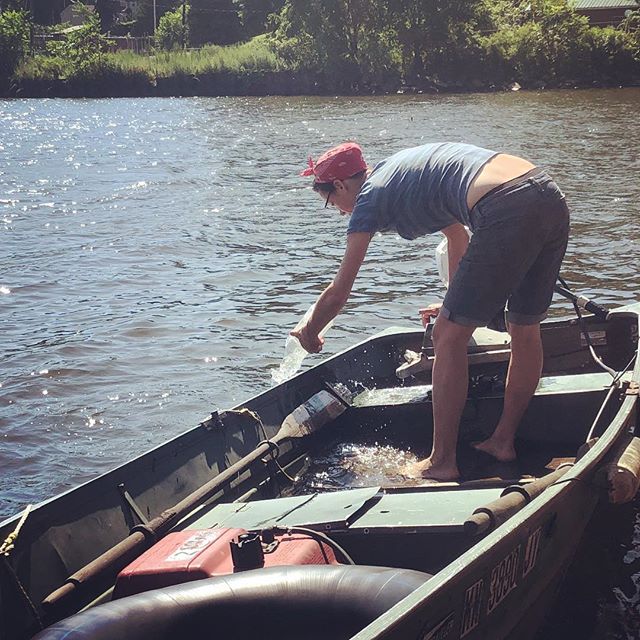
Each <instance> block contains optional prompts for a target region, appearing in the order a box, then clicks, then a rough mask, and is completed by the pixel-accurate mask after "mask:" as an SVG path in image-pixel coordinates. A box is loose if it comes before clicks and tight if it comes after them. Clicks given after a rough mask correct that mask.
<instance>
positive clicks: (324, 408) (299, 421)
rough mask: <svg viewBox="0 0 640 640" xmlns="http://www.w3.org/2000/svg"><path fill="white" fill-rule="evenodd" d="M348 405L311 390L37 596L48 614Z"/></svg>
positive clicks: (65, 609) (60, 610)
mask: <svg viewBox="0 0 640 640" xmlns="http://www.w3.org/2000/svg"><path fill="white" fill-rule="evenodd" d="M327 386H328V387H329V388H332V387H330V386H329V385H327ZM332 390H333V389H332ZM348 406H349V405H348V400H347V399H345V398H344V397H343V396H342V395H341V394H339V392H338V391H336V390H334V393H329V391H325V390H322V391H319V392H318V393H316V394H315V395H313V396H312V397H311V398H309V400H307V401H306V402H305V403H304V404H302V405H300V406H299V407H297V408H296V409H295V410H294V411H292V412H291V413H290V414H289V415H288V416H287V417H286V418H285V419H284V421H283V422H282V425H281V427H280V429H279V431H278V433H277V434H276V435H275V436H274V437H273V438H271V439H270V440H265V441H264V442H262V443H260V444H259V445H258V447H256V448H255V449H254V450H253V451H252V452H251V453H249V454H247V455H246V456H245V457H244V458H242V459H241V460H238V462H236V463H235V464H233V465H231V466H230V467H229V468H227V469H225V470H224V471H222V472H221V473H220V474H218V475H217V476H216V477H215V478H213V479H211V480H210V481H209V482H207V483H206V484H204V485H202V486H201V487H200V488H199V489H197V490H196V491H194V492H193V493H191V494H189V495H188V496H187V497H186V498H184V499H183V500H182V501H180V502H179V503H178V504H176V505H175V506H173V507H171V508H170V509H167V510H165V511H163V512H162V513H161V514H160V515H159V516H156V517H155V518H154V519H153V520H151V521H150V522H149V523H147V524H142V525H138V526H137V527H134V528H133V529H132V532H131V534H130V535H129V536H128V537H127V538H125V539H124V540H121V541H120V542H119V543H118V544H117V545H115V546H114V547H112V548H111V549H109V550H107V551H105V552H104V553H103V554H102V555H100V556H98V557H97V558H96V559H95V560H93V561H91V562H90V563H89V564H87V565H85V566H84V567H83V568H82V569H80V570H79V571H77V572H76V573H74V574H73V575H71V576H69V577H68V578H67V580H66V581H65V583H64V584H63V585H62V586H61V587H59V588H58V589H56V590H55V591H53V592H52V593H50V594H49V595H48V596H47V597H46V598H45V599H44V600H43V601H42V605H43V607H45V608H46V610H47V613H48V614H49V616H50V617H52V618H54V619H56V620H57V619H60V618H61V617H64V616H65V615H68V613H70V612H71V611H72V610H71V608H70V604H71V602H72V598H73V596H76V595H77V596H81V595H82V588H83V587H85V586H86V585H87V584H89V583H90V582H95V581H97V580H99V581H100V584H101V585H102V586H103V587H104V588H106V587H107V586H108V585H109V584H111V583H113V582H114V581H115V578H116V576H117V574H118V573H119V572H120V571H121V570H122V569H123V568H124V567H126V566H127V565H128V564H129V563H130V562H132V561H133V560H134V559H135V558H137V557H138V556H139V555H140V554H141V553H142V552H143V551H145V550H146V549H148V548H149V547H150V546H152V545H153V544H154V543H155V542H156V541H157V540H158V539H160V538H161V537H163V536H164V535H165V534H167V533H168V532H169V530H170V529H171V528H172V527H174V526H175V525H176V524H177V523H178V522H179V521H180V520H182V518H184V517H185V516H187V515H188V514H189V513H191V512H192V511H193V510H194V509H195V508H196V507H198V506H200V505H202V504H204V502H206V501H207V500H208V499H209V498H211V497H212V496H214V495H215V494H216V493H218V491H220V489H222V487H224V486H226V485H227V484H229V483H230V482H231V481H232V480H234V479H235V478H237V476H238V475H239V474H240V473H242V472H243V471H246V470H247V469H248V468H249V467H250V466H251V465H252V464H253V463H254V462H255V461H256V460H259V459H260V458H262V457H263V456H265V455H266V454H267V453H268V452H269V451H270V450H271V449H272V448H273V446H274V445H277V444H278V443H279V442H282V441H283V440H289V439H292V438H301V437H303V436H308V435H310V434H312V433H314V432H316V431H318V430H319V429H320V428H322V427H323V426H324V425H325V424H327V423H328V422H330V421H332V420H334V419H335V418H337V417H338V416H339V415H340V414H342V413H343V412H344V411H346V409H347V407H348Z"/></svg>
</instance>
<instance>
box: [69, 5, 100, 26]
mask: <svg viewBox="0 0 640 640" xmlns="http://www.w3.org/2000/svg"><path fill="white" fill-rule="evenodd" d="M83 6H84V8H86V9H87V10H88V11H91V12H92V13H93V12H94V11H95V10H96V8H95V5H93V4H85V5H83ZM60 22H61V23H64V24H68V25H70V26H72V27H79V26H80V25H81V24H84V15H83V14H82V12H81V10H80V9H79V8H78V3H76V2H73V3H72V4H70V5H68V6H67V7H65V8H64V9H63V10H62V11H61V12H60Z"/></svg>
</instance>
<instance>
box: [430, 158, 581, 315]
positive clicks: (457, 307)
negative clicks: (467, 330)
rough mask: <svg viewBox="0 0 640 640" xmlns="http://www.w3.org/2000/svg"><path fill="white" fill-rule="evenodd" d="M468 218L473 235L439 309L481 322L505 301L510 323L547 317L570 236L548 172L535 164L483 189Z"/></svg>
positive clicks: (566, 216)
mask: <svg viewBox="0 0 640 640" xmlns="http://www.w3.org/2000/svg"><path fill="white" fill-rule="evenodd" d="M470 220H471V227H472V231H473V236H472V237H471V241H470V242H469V248H468V249H467V251H466V253H465V255H464V256H463V258H462V260H461V261H460V265H459V267H458V270H457V271H456V273H455V276H454V278H453V281H452V282H451V284H450V286H449V290H448V291H447V294H446V296H445V299H444V302H443V303H442V310H441V312H440V313H441V314H442V315H444V316H445V317H446V318H448V319H449V320H451V321H452V322H455V323H457V324H462V325H467V326H476V327H480V326H486V325H487V324H488V323H489V322H491V320H492V319H493V318H494V317H495V316H497V315H498V314H499V313H500V311H501V310H502V309H503V308H504V307H505V303H506V309H507V316H506V319H507V321H508V322H511V323H513V324H517V325H532V324H537V323H538V322H540V321H541V320H544V318H545V317H546V315H547V309H548V308H549V304H550V303H551V298H552V296H553V287H554V285H555V282H556V279H557V277H558V273H559V271H560V265H561V263H562V259H563V257H564V253H565V251H566V248H567V240H568V238H569V209H568V207H567V204H566V202H565V198H564V194H563V193H562V191H560V189H559V188H558V186H557V185H556V183H555V182H554V181H553V179H552V178H551V177H550V176H549V175H548V174H547V173H546V172H545V171H542V170H541V169H533V170H531V171H529V172H528V173H526V174H524V175H523V176H520V177H519V178H516V179H514V180H511V181H509V182H507V183H505V184H503V185H501V186H499V187H496V188H495V189H493V190H492V191H490V192H489V193H488V194H486V195H485V196H483V197H482V198H481V199H480V200H479V201H478V202H477V204H476V205H475V206H474V207H473V209H472V210H471V212H470Z"/></svg>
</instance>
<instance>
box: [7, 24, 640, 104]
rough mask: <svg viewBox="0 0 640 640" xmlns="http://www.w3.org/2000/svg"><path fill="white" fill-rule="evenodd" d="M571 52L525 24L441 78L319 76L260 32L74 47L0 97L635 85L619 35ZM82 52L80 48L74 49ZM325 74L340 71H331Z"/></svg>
mask: <svg viewBox="0 0 640 640" xmlns="http://www.w3.org/2000/svg"><path fill="white" fill-rule="evenodd" d="M586 33H587V35H588V38H583V39H582V40H581V41H580V43H579V46H578V43H577V42H573V43H572V44H571V46H565V47H564V48H561V47H559V46H558V44H557V41H552V40H550V41H549V43H545V38H544V34H543V33H541V32H539V28H538V27H537V26H535V28H532V27H531V26H527V27H523V28H520V29H518V30H511V31H506V30H505V31H502V32H500V33H496V34H493V35H492V36H490V37H489V38H486V39H485V40H484V41H483V42H482V43H481V45H478V46H477V48H476V50H475V51H474V52H473V58H472V59H471V56H470V53H469V52H463V53H465V54H466V55H469V57H470V60H469V61H468V62H467V63H466V64H465V65H457V67H460V69H461V71H456V69H455V68H452V69H449V70H448V71H447V72H446V73H444V72H440V73H431V74H427V73H424V74H421V75H420V76H419V77H416V78H412V79H411V80H410V81H408V82H407V81H406V80H405V74H404V73H403V70H402V69H400V68H398V69H390V68H386V70H385V72H384V74H383V75H382V74H378V75H376V74H375V73H374V72H373V73H372V70H371V69H367V70H363V69H362V68H360V67H358V66H354V65H351V66H349V67H348V71H345V70H342V71H340V72H331V73H329V72H325V71H323V70H321V67H319V66H316V67H315V68H314V67H312V66H309V65H305V66H303V65H301V64H300V63H295V62H292V61H291V60H290V59H289V61H288V62H285V59H286V57H285V56H282V55H280V52H279V50H278V49H277V48H276V49H274V47H273V45H272V41H270V40H269V37H268V36H267V35H262V36H258V37H256V38H253V39H252V40H250V41H249V42H246V43H243V44H237V45H231V46H226V47H222V46H208V47H204V48H202V49H198V50H187V51H181V50H177V51H156V52H153V53H152V54H151V55H140V54H134V53H132V52H126V51H125V52H118V53H108V52H101V51H100V48H98V49H97V50H93V51H89V52H87V50H85V52H84V54H83V55H78V54H77V49H78V46H76V45H77V43H72V44H73V45H74V46H69V47H67V48H65V47H64V45H57V46H56V47H54V48H52V50H50V51H47V52H43V53H40V54H37V55H34V56H31V57H28V58H25V59H24V60H23V61H22V62H21V63H20V64H19V65H18V67H17V69H16V72H15V74H14V76H13V79H12V82H11V83H10V85H9V87H8V91H6V92H5V95H9V96H20V97H120V96H121V97H135V96H195V95H203V96H226V95H237V96H246V95H322V94H343V95H349V94H372V93H378V94H379V93H395V92H397V91H400V90H403V91H407V90H408V91H424V92H447V91H458V92H459V91H489V90H502V89H505V88H508V87H510V86H512V84H513V83H518V85H520V86H521V87H522V88H525V89H527V88H535V89H538V88H544V87H549V88H553V87H589V86H619V85H636V84H639V83H640V61H638V59H637V57H636V56H635V55H633V52H632V51H631V49H630V47H628V46H627V42H626V40H625V37H626V36H625V34H622V33H621V32H620V31H617V30H614V29H607V30H605V29H597V30H596V29H591V30H589V31H587V32H586ZM80 45H82V43H80ZM331 68H332V69H336V68H340V67H339V66H337V65H331ZM405 84H410V85H411V86H410V87H408V88H407V87H406V86H405Z"/></svg>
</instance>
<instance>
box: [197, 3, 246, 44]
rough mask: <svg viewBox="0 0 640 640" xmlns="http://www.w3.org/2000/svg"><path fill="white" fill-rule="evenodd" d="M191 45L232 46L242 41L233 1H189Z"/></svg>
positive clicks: (240, 27) (240, 28) (240, 26)
mask: <svg viewBox="0 0 640 640" xmlns="http://www.w3.org/2000/svg"><path fill="white" fill-rule="evenodd" d="M189 4H190V5H191V10H190V12H189V35H190V42H191V45H192V46H194V47H201V46H202V45H205V44H220V45H224V44H233V43H234V42H238V41H239V40H241V39H242V23H241V22H240V14H239V8H238V6H237V5H236V4H235V2H234V1H233V0H190V3H189Z"/></svg>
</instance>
